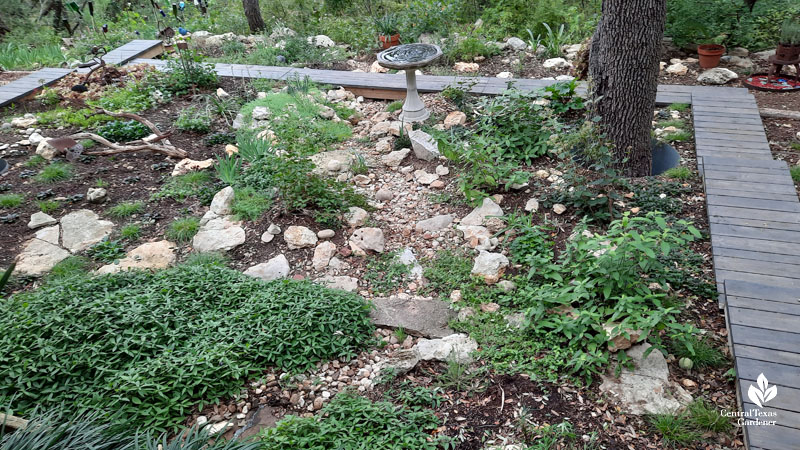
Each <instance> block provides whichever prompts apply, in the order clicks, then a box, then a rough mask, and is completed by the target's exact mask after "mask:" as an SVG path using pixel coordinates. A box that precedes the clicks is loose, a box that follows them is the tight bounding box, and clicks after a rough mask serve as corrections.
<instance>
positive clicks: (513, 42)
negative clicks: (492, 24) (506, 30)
mask: <svg viewBox="0 0 800 450" xmlns="http://www.w3.org/2000/svg"><path fill="white" fill-rule="evenodd" d="M506 44H508V46H509V47H511V49H512V50H515V51H518V52H520V51H523V50H526V49H527V48H528V44H526V43H525V41H523V40H522V39H520V38H518V37H510V38H508V40H507V41H506Z"/></svg>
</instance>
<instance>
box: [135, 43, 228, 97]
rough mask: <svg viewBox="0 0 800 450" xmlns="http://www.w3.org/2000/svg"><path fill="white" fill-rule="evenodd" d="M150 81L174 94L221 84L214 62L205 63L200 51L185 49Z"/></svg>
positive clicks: (182, 93)
mask: <svg viewBox="0 0 800 450" xmlns="http://www.w3.org/2000/svg"><path fill="white" fill-rule="evenodd" d="M148 83H149V84H151V85H153V86H155V87H156V88H158V89H159V90H161V91H163V92H169V93H170V94H172V95H184V94H187V93H188V92H189V91H190V90H192V89H196V88H212V87H216V86H217V85H218V84H219V80H218V78H217V73H216V72H215V71H214V66H213V64H206V63H203V58H202V55H200V53H197V52H194V51H183V52H182V53H181V57H179V58H172V59H170V60H169V61H167V68H166V71H165V72H163V73H162V74H159V75H158V76H156V77H152V78H151V79H149V80H148Z"/></svg>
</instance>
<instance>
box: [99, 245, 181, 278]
mask: <svg viewBox="0 0 800 450" xmlns="http://www.w3.org/2000/svg"><path fill="white" fill-rule="evenodd" d="M174 262H175V243H173V242H170V241H166V240H164V241H158V242H148V243H146V244H142V245H140V246H138V247H136V248H135V249H133V250H131V251H130V252H129V253H128V254H127V255H126V256H125V257H124V258H122V259H121V260H119V262H118V263H116V264H107V265H105V266H103V267H101V268H99V269H98V270H97V273H101V274H103V273H116V272H120V271H124V270H130V269H164V268H166V267H169V265H170V264H172V263H174Z"/></svg>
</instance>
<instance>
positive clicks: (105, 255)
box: [86, 239, 125, 264]
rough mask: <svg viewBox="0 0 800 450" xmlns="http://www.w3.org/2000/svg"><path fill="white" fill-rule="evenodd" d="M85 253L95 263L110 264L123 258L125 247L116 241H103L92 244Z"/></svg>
mask: <svg viewBox="0 0 800 450" xmlns="http://www.w3.org/2000/svg"><path fill="white" fill-rule="evenodd" d="M86 253H87V254H88V255H89V257H91V258H92V259H94V260H95V261H100V262H103V263H106V264H111V263H113V262H114V261H116V260H118V259H120V258H122V257H123V256H125V245H123V244H122V242H121V241H117V240H114V241H112V240H108V239H106V240H103V241H101V242H98V243H97V244H94V245H93V246H91V247H90V248H89V250H87V251H86Z"/></svg>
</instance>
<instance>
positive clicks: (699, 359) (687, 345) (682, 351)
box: [670, 336, 728, 368]
mask: <svg viewBox="0 0 800 450" xmlns="http://www.w3.org/2000/svg"><path fill="white" fill-rule="evenodd" d="M670 350H671V351H672V354H674V355H675V357H676V358H678V359H680V358H689V359H691V360H692V362H694V367H697V368H704V367H722V366H724V365H725V364H726V363H727V362H728V359H727V358H726V357H725V355H724V354H723V353H722V352H721V351H719V350H718V349H717V348H716V347H714V346H713V345H712V344H711V343H710V342H709V340H708V338H698V337H697V336H691V337H689V338H688V339H686V340H685V341H682V342H681V341H674V342H672V343H671V345H670Z"/></svg>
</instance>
